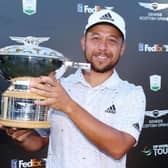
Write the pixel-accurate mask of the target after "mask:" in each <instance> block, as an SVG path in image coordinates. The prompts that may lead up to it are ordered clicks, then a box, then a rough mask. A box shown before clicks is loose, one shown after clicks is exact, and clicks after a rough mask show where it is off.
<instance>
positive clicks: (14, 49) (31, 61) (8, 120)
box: [0, 36, 90, 128]
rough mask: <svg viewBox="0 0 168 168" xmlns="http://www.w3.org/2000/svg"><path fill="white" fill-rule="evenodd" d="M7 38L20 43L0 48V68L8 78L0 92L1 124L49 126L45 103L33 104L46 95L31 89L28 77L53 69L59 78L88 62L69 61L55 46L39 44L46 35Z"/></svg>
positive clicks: (82, 67) (88, 67)
mask: <svg viewBox="0 0 168 168" xmlns="http://www.w3.org/2000/svg"><path fill="white" fill-rule="evenodd" d="M10 38H11V40H15V41H16V42H19V43H23V44H22V45H11V46H6V47H4V48H1V49H0V69H1V72H2V74H3V76H4V77H5V78H6V79H7V80H9V81H10V82H11V84H10V86H9V87H8V89H6V90H5V91H4V92H3V94H2V98H1V114H0V124H2V125H4V126H8V127H18V128H49V127H50V123H49V122H48V121H47V112H48V107H46V106H39V105H35V104H34V101H35V100H43V99H45V98H44V97H41V96H39V95H36V94H33V93H30V91H29V82H30V79H31V78H32V77H39V76H40V75H48V74H49V73H50V72H53V71H55V72H56V77H57V78H61V77H62V75H63V74H64V73H65V72H66V70H67V68H68V67H73V68H81V69H86V70H89V69H90V64H88V63H79V62H73V61H70V60H69V59H68V58H66V57H64V56H63V54H62V53H60V52H58V51H56V50H52V49H50V48H46V47H40V46H39V44H40V43H42V42H44V41H47V40H49V37H32V36H28V37H10Z"/></svg>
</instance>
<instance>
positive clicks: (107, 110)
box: [105, 104, 116, 113]
mask: <svg viewBox="0 0 168 168" xmlns="http://www.w3.org/2000/svg"><path fill="white" fill-rule="evenodd" d="M105 112H106V113H116V108H115V106H114V104H113V105H111V106H110V107H108V108H107V109H106V110H105Z"/></svg>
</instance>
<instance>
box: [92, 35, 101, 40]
mask: <svg viewBox="0 0 168 168" xmlns="http://www.w3.org/2000/svg"><path fill="white" fill-rule="evenodd" d="M91 39H92V40H99V39H100V38H99V36H97V35H94V36H92V37H91Z"/></svg>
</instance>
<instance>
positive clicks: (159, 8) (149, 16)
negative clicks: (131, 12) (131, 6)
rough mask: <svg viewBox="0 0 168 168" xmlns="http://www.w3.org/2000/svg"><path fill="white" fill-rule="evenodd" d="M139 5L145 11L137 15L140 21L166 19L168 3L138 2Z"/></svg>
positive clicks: (167, 19)
mask: <svg viewBox="0 0 168 168" xmlns="http://www.w3.org/2000/svg"><path fill="white" fill-rule="evenodd" d="M138 5H139V7H141V8H144V9H146V10H147V12H144V11H143V10H142V12H143V13H144V14H143V15H141V16H139V20H140V21H148V22H149V21H163V22H167V21H168V14H167V13H166V11H168V3H162V2H138ZM142 12H141V13H142Z"/></svg>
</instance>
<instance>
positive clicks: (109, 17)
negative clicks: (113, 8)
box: [100, 13, 114, 22]
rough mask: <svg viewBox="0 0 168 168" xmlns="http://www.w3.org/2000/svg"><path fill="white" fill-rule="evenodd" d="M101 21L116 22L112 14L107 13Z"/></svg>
mask: <svg viewBox="0 0 168 168" xmlns="http://www.w3.org/2000/svg"><path fill="white" fill-rule="evenodd" d="M100 19H102V20H111V21H113V22H114V19H113V18H112V16H111V15H110V13H106V14H105V15H103V16H102V17H100Z"/></svg>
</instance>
